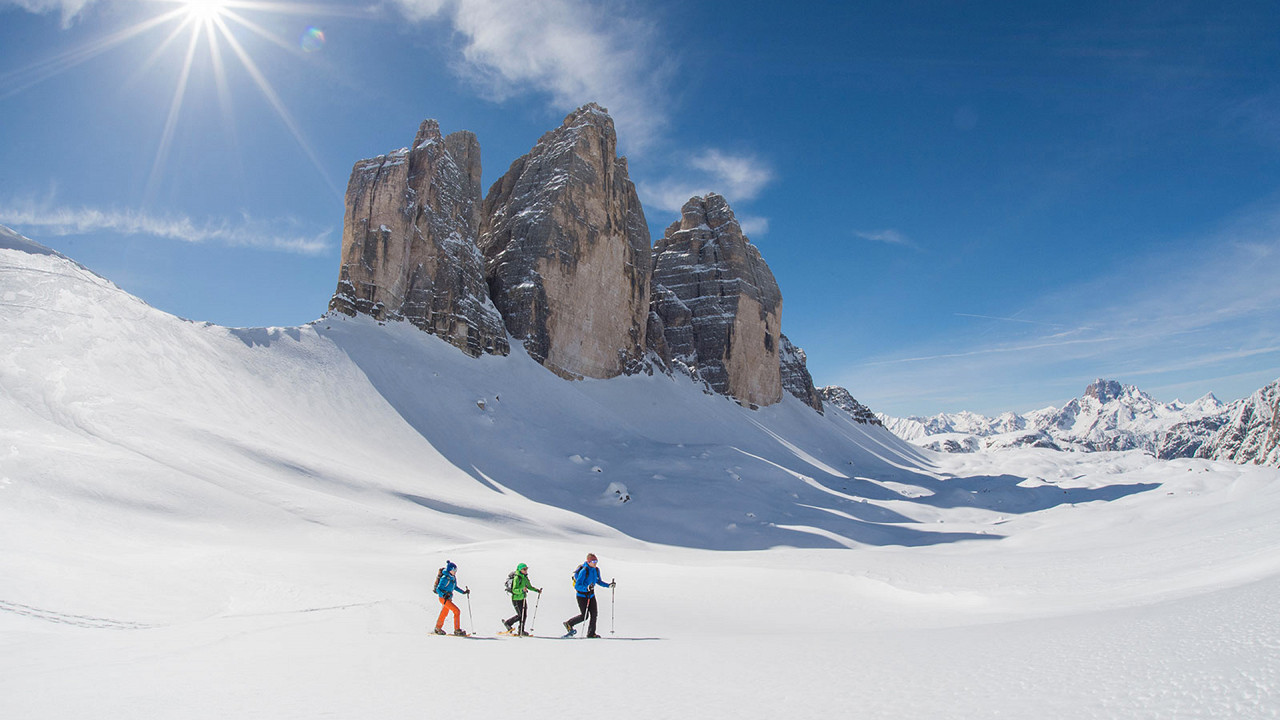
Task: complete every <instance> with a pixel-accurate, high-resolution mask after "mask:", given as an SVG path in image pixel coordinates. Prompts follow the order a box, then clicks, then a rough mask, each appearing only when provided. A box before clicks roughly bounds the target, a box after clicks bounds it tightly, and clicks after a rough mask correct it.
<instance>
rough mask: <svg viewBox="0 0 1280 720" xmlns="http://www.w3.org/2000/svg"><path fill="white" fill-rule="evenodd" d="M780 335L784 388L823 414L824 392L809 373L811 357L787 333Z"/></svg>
mask: <svg viewBox="0 0 1280 720" xmlns="http://www.w3.org/2000/svg"><path fill="white" fill-rule="evenodd" d="M778 336H779V340H780V343H781V344H780V348H779V351H778V362H779V365H780V367H779V371H780V372H781V374H782V389H783V390H786V391H787V392H789V393H791V394H792V395H795V396H796V397H797V398H800V402H802V403H804V404H805V405H808V406H809V407H811V408H813V409H814V410H817V411H818V414H819V415H821V414H822V394H821V393H819V392H818V389H817V388H815V387H814V386H813V376H812V375H810V374H809V362H808V360H809V358H808V357H806V356H805V354H804V350H803V349H801V348H798V347H796V346H795V345H792V344H791V340H790V339H788V338H787V336H786V335H783V334H781V333H779V334H778Z"/></svg>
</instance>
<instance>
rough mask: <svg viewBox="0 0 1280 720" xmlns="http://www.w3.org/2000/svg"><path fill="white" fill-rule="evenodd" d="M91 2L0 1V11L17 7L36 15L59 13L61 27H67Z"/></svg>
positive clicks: (74, 0) (51, 0)
mask: <svg viewBox="0 0 1280 720" xmlns="http://www.w3.org/2000/svg"><path fill="white" fill-rule="evenodd" d="M93 2H94V0H0V9H3V8H5V7H18V8H21V9H23V10H26V11H27V12H30V13H35V14H37V15H45V14H48V13H53V12H56V13H60V14H61V15H62V25H63V27H68V26H70V25H71V23H72V22H74V21H75V19H76V17H77V16H79V15H80V13H81V11H83V10H84V9H85V8H86V7H88V6H89V5H90V4H92V3H93Z"/></svg>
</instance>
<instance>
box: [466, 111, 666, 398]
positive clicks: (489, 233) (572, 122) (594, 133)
mask: <svg viewBox="0 0 1280 720" xmlns="http://www.w3.org/2000/svg"><path fill="white" fill-rule="evenodd" d="M480 249H481V251H482V252H483V254H484V257H485V261H486V274H487V277H488V281H489V288H490V293H491V295H492V297H493V300H494V303H495V304H496V305H497V307H498V310H499V311H500V312H501V314H502V318H503V320H504V321H505V323H506V327H507V330H508V332H510V334H511V336H512V337H513V338H515V339H516V340H517V341H520V342H523V343H524V346H525V349H526V350H527V351H528V352H529V355H530V356H531V357H533V358H534V359H535V360H537V361H538V362H540V363H542V364H543V365H544V366H546V367H547V368H548V369H550V370H552V371H553V372H555V373H556V374H558V375H560V376H562V377H566V378H581V377H592V378H609V377H614V376H617V375H621V374H623V373H629V372H635V371H637V370H639V369H640V368H641V367H642V360H643V357H644V352H645V346H646V343H645V335H646V332H647V327H648V325H649V291H650V272H651V262H650V253H651V246H650V239H649V228H648V224H647V223H646V222H645V218H644V210H643V209H642V208H641V206H640V199H639V198H638V197H637V196H636V190H635V185H634V184H632V182H631V178H630V177H629V175H628V174H627V163H626V160H625V159H623V158H619V157H618V156H617V137H616V136H615V134H614V127H613V119H612V118H610V117H609V115H608V113H607V112H606V111H605V110H604V108H602V107H600V106H599V105H595V104H594V103H593V104H589V105H584V106H583V107H581V108H579V109H578V110H576V111H574V112H572V113H570V114H569V115H568V116H567V117H566V118H565V120H564V123H563V124H561V126H560V127H559V128H556V129H555V130H552V131H551V132H548V133H546V134H545V135H543V136H542V138H541V139H539V140H538V143H537V145H535V146H534V147H533V149H532V150H530V151H529V153H528V154H527V155H524V156H523V157H521V158H518V159H517V160H516V161H515V162H513V163H512V164H511V167H510V168H509V169H508V170H507V173H506V174H505V175H503V176H502V177H501V178H499V179H498V181H497V182H495V183H494V184H493V185H492V186H491V187H490V188H489V193H488V195H487V196H486V197H485V201H484V210H483V224H482V227H481V231H480Z"/></svg>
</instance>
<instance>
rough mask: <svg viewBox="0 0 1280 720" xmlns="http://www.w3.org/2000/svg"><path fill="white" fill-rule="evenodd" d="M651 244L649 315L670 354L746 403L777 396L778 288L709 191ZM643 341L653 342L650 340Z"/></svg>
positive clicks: (723, 203)
mask: <svg viewBox="0 0 1280 720" xmlns="http://www.w3.org/2000/svg"><path fill="white" fill-rule="evenodd" d="M680 214H681V218H680V221H679V222H676V223H673V224H672V225H671V226H670V227H668V228H667V231H666V233H665V234H664V235H663V237H662V239H661V240H659V241H658V243H657V244H656V245H655V246H654V249H653V253H654V254H653V284H654V290H653V312H654V314H655V315H656V322H655V326H658V327H660V328H661V329H662V332H663V340H665V342H666V346H667V350H668V352H669V353H670V358H671V360H672V362H673V363H675V364H676V365H677V366H684V367H686V368H688V369H691V370H692V371H694V373H695V374H696V376H697V377H700V378H702V380H704V381H705V382H706V383H707V384H708V385H709V386H710V387H711V389H712V390H714V391H716V392H718V393H721V394H723V395H728V396H729V397H732V398H734V399H735V400H737V401H738V402H739V403H742V404H743V405H746V406H748V407H759V406H764V405H772V404H774V403H776V402H778V401H780V400H781V399H782V374H781V364H780V358H779V352H780V347H781V324H782V293H781V292H780V291H779V290H778V283H777V281H776V280H774V277H773V273H772V272H770V270H769V266H768V265H766V264H765V263H764V260H763V259H761V257H760V251H759V250H757V249H756V247H755V246H754V245H752V244H751V243H750V242H749V241H748V240H747V238H746V236H745V235H743V234H742V228H741V227H740V226H739V225H738V220H737V218H736V217H734V214H733V210H732V209H731V208H730V207H729V203H728V202H727V201H725V199H724V198H723V197H721V196H719V195H716V194H714V193H712V194H709V195H707V196H705V197H695V198H693V199H691V200H689V202H687V203H685V205H684V207H683V208H681V211H680ZM650 345H651V346H656V338H655V341H654V342H651V343H650Z"/></svg>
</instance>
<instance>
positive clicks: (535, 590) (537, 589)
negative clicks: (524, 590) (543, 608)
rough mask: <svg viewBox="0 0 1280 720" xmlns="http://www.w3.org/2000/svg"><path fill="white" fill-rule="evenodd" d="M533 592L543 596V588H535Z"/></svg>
mask: <svg viewBox="0 0 1280 720" xmlns="http://www.w3.org/2000/svg"><path fill="white" fill-rule="evenodd" d="M533 591H534V592H536V593H538V594H539V595H541V594H542V588H534V589H533Z"/></svg>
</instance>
